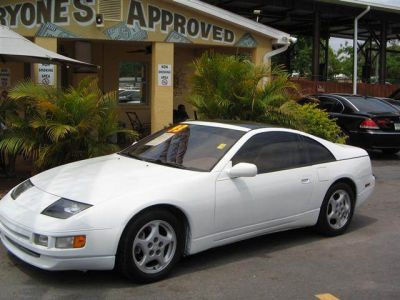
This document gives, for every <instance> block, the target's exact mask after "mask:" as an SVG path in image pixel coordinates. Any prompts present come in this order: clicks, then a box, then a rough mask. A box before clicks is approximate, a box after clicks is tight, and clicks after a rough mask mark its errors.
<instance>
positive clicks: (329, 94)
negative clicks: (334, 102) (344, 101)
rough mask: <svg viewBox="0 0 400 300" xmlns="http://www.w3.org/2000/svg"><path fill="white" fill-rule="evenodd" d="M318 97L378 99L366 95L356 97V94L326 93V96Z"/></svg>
mask: <svg viewBox="0 0 400 300" xmlns="http://www.w3.org/2000/svg"><path fill="white" fill-rule="evenodd" d="M316 96H339V97H344V98H347V97H352V98H354V97H357V98H376V97H374V96H364V95H354V94H346V93H324V94H318V95H316Z"/></svg>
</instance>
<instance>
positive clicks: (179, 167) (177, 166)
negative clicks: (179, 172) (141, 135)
mask: <svg viewBox="0 0 400 300" xmlns="http://www.w3.org/2000/svg"><path fill="white" fill-rule="evenodd" d="M119 154H120V155H124V156H128V157H131V158H135V159H138V160H141V161H147V162H150V163H154V164H158V165H163V166H170V167H174V168H178V169H185V170H187V169H188V168H186V167H185V166H182V165H180V164H177V163H173V162H168V161H162V160H161V159H151V158H143V157H140V156H138V155H135V154H132V153H130V152H119Z"/></svg>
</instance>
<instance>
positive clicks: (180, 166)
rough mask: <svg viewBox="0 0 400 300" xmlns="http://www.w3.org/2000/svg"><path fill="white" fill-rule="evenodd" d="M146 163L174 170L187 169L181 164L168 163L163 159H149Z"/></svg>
mask: <svg viewBox="0 0 400 300" xmlns="http://www.w3.org/2000/svg"><path fill="white" fill-rule="evenodd" d="M146 161H148V162H152V163H155V164H159V165H164V166H170V167H174V168H178V169H187V168H186V167H185V166H182V165H180V164H177V163H173V162H168V161H162V160H161V159H147V160H146Z"/></svg>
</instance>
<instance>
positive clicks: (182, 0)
mask: <svg viewBox="0 0 400 300" xmlns="http://www.w3.org/2000/svg"><path fill="white" fill-rule="evenodd" d="M172 2H173V3H175V4H178V5H181V6H184V7H186V8H189V9H192V10H195V11H198V12H200V13H202V14H205V15H208V16H210V17H213V18H216V19H218V20H221V21H224V22H228V23H231V24H233V25H236V26H238V27H240V28H244V29H246V30H249V31H252V32H254V33H257V34H261V35H264V36H266V37H268V38H272V39H273V44H280V45H287V44H290V42H291V37H290V34H288V33H286V32H283V31H280V30H278V29H275V28H272V27H270V26H266V25H263V24H261V23H257V22H255V21H253V20H250V19H248V18H245V17H242V16H240V15H238V14H235V13H232V12H230V11H228V10H225V9H222V8H219V7H217V6H214V5H211V4H208V3H205V2H202V1H198V0H172Z"/></svg>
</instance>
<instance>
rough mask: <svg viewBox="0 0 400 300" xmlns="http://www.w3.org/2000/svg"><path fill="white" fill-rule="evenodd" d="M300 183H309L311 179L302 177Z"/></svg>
mask: <svg viewBox="0 0 400 300" xmlns="http://www.w3.org/2000/svg"><path fill="white" fill-rule="evenodd" d="M301 183H303V184H308V183H311V180H310V178H303V179H302V180H301Z"/></svg>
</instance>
